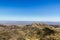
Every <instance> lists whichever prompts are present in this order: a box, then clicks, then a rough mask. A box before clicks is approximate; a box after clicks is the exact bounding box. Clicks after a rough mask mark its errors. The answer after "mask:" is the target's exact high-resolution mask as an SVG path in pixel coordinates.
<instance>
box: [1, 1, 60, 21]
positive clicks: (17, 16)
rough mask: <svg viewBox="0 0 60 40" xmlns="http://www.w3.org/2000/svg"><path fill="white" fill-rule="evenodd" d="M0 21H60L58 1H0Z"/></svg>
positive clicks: (59, 2) (59, 3)
mask: <svg viewBox="0 0 60 40" xmlns="http://www.w3.org/2000/svg"><path fill="white" fill-rule="evenodd" d="M0 20H3V21H5V20H6V21H7V20H8V21H55V22H56V21H60V0H0Z"/></svg>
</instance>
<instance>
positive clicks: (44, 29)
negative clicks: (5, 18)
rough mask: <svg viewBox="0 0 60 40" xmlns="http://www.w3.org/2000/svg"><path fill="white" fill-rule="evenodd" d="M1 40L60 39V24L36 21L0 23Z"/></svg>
mask: <svg viewBox="0 0 60 40" xmlns="http://www.w3.org/2000/svg"><path fill="white" fill-rule="evenodd" d="M0 40H60V26H59V25H47V24H36V23H34V24H29V25H22V26H18V25H0Z"/></svg>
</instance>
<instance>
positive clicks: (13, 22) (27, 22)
mask: <svg viewBox="0 0 60 40" xmlns="http://www.w3.org/2000/svg"><path fill="white" fill-rule="evenodd" d="M31 23H44V24H52V25H60V22H41V21H0V24H31Z"/></svg>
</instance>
